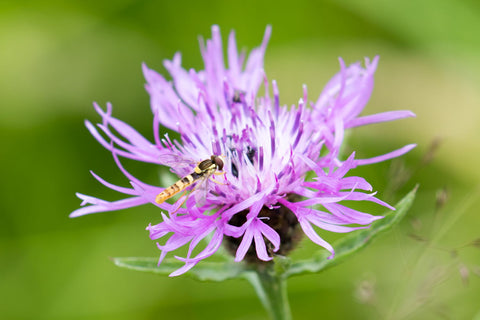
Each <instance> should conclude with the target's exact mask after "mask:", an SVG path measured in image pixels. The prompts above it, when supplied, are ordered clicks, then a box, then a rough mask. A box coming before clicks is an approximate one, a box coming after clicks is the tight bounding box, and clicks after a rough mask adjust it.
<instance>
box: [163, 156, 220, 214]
mask: <svg viewBox="0 0 480 320" xmlns="http://www.w3.org/2000/svg"><path fill="white" fill-rule="evenodd" d="M223 162H224V160H223V158H222V157H221V156H216V155H212V156H211V157H210V159H205V160H203V161H200V162H199V163H198V164H197V166H196V167H195V169H193V172H192V173H191V174H189V175H187V176H185V177H183V178H182V179H180V180H178V181H177V182H175V183H174V184H172V185H171V186H170V187H167V188H165V189H164V190H163V191H162V192H160V193H159V194H158V195H157V197H156V198H155V202H156V203H158V204H161V203H163V202H165V200H167V199H170V198H171V197H173V196H174V195H176V194H177V193H179V192H181V191H183V190H185V189H186V188H187V187H189V186H191V185H192V184H194V183H196V185H195V187H194V188H193V189H192V192H193V191H195V190H197V188H199V187H200V186H202V185H204V182H205V181H207V180H208V178H210V177H211V176H212V174H215V175H221V174H225V172H221V171H222V170H223ZM217 171H220V172H217ZM212 181H213V182H216V183H219V182H217V181H215V180H212ZM204 187H205V192H206V191H207V188H206V186H204ZM205 196H206V195H205ZM184 201H185V200H184ZM182 204H183V202H182Z"/></svg>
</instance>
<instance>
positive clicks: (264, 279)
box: [245, 268, 292, 320]
mask: <svg viewBox="0 0 480 320" xmlns="http://www.w3.org/2000/svg"><path fill="white" fill-rule="evenodd" d="M245 277H246V278H247V280H248V281H249V282H250V283H251V284H252V286H253V287H254V288H255V291H256V293H257V295H258V297H259V298H260V301H261V302H262V304H263V306H264V307H265V309H267V311H268V313H269V314H270V318H271V319H273V320H291V319H292V315H291V313H290V305H289V304H288V296H287V278H286V277H284V276H283V275H282V274H276V273H275V271H274V270H273V268H267V269H265V270H258V269H257V270H255V271H254V272H248V273H247V274H246V275H245Z"/></svg>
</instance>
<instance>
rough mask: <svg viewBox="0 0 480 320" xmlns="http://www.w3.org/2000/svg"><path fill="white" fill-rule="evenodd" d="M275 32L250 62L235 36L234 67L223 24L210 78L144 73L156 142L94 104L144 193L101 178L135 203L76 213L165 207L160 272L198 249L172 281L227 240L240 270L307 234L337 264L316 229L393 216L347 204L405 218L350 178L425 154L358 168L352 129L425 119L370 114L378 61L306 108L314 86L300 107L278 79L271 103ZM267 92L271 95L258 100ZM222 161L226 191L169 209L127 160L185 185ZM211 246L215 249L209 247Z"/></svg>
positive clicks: (221, 186) (159, 234) (177, 69)
mask: <svg viewBox="0 0 480 320" xmlns="http://www.w3.org/2000/svg"><path fill="white" fill-rule="evenodd" d="M270 33H271V28H270V27H267V29H266V32H265V35H264V38H263V41H262V43H261V45H260V47H258V48H255V49H253V50H252V51H251V52H250V54H249V55H248V57H247V56H246V55H245V53H239V52H238V50H237V45H236V42H235V35H234V33H233V32H231V33H230V36H229V38H228V49H227V50H228V51H227V56H226V59H227V62H228V67H226V65H225V62H224V56H223V51H222V50H223V48H222V41H221V36H220V31H219V28H218V27H217V26H213V28H212V39H210V40H207V41H206V43H204V41H203V40H201V53H202V57H203V60H204V63H205V68H204V70H200V71H195V70H193V69H190V70H188V71H187V70H185V69H184V68H183V67H182V66H181V56H180V54H179V53H177V54H176V55H175V56H174V57H173V59H172V60H171V61H169V60H167V61H165V63H164V65H165V67H166V69H167V70H168V72H169V73H170V75H171V77H172V79H173V81H167V80H166V79H165V78H164V77H163V76H162V75H160V74H158V73H157V72H155V71H153V70H151V69H149V68H148V67H147V66H146V65H143V72H144V75H145V78H146V80H147V85H146V89H147V91H148V93H149V94H150V98H151V110H152V113H153V127H154V137H153V142H150V141H149V140H147V139H145V138H144V137H143V136H141V135H140V134H139V133H138V132H137V131H135V129H133V128H132V127H130V126H129V125H128V124H126V123H125V122H122V121H120V120H118V119H116V118H114V117H113V116H112V106H111V105H110V104H107V110H106V111H103V110H102V109H101V108H100V107H99V106H98V105H97V104H94V106H95V109H96V110H97V112H98V113H99V115H100V116H101V118H102V122H101V123H99V124H98V125H97V126H94V125H93V124H91V123H90V122H88V121H87V122H86V126H87V128H88V130H89V131H90V132H91V134H92V135H93V136H94V137H95V139H96V140H98V142H100V143H101V144H102V145H103V146H104V147H105V148H106V149H108V150H110V151H111V152H112V154H113V156H114V160H115V162H116V164H117V165H118V167H119V168H120V170H121V171H122V172H123V174H124V175H125V176H126V177H127V178H128V179H129V180H130V184H131V186H132V187H131V188H127V187H121V186H117V185H113V184H111V183H109V182H107V181H105V180H103V179H102V178H100V177H99V176H97V175H95V174H94V173H92V174H93V175H94V177H95V178H96V179H97V180H98V181H99V182H100V183H102V184H103V185H105V186H107V187H108V188H111V189H113V190H116V191H118V192H121V193H123V194H125V195H128V196H129V197H127V198H125V199H123V200H119V201H113V202H109V201H105V200H101V199H98V198H94V197H90V196H86V195H83V194H78V197H79V198H81V199H82V200H83V203H82V205H85V204H90V206H87V207H83V208H80V209H78V210H76V211H74V212H73V213H72V214H71V215H70V216H71V217H78V216H81V215H85V214H90V213H96V212H103V211H114V210H119V209H124V208H129V207H134V206H138V205H143V204H147V203H150V204H153V205H154V206H156V207H158V208H159V209H161V210H159V213H161V216H162V221H161V222H160V223H158V224H155V225H149V226H148V227H147V230H148V231H149V232H150V238H151V239H153V240H159V239H162V241H163V242H162V244H160V243H158V244H157V245H158V248H159V249H160V250H161V254H160V260H159V263H161V262H162V260H163V259H164V257H165V256H166V255H167V253H169V252H170V251H173V250H175V249H178V248H180V247H182V246H185V245H187V244H189V245H188V252H187V254H186V257H176V258H177V259H178V260H180V261H183V262H184V263H185V265H184V266H183V267H182V268H180V269H179V270H177V271H175V272H173V273H172V274H171V276H175V275H179V274H182V273H184V272H186V271H188V270H189V269H190V268H192V267H193V266H195V265H196V264H197V263H198V262H199V261H200V260H202V259H205V258H207V257H209V256H211V255H212V254H214V253H215V252H216V251H217V250H218V249H219V247H220V246H221V244H222V242H225V243H227V247H229V248H230V249H231V250H232V251H233V254H234V255H235V261H242V260H244V259H247V260H250V261H251V260H257V261H259V260H261V261H269V260H271V259H272V257H273V254H284V253H286V252H287V251H288V250H290V249H291V248H292V247H293V246H294V242H295V239H297V238H298V232H299V231H303V233H304V234H305V235H306V236H307V237H308V238H310V240H312V241H313V242H314V243H316V244H318V245H320V246H322V247H324V248H325V249H327V250H328V251H330V253H331V256H330V257H333V256H334V249H333V248H332V246H331V245H330V244H329V243H328V242H326V241H325V240H323V239H322V238H321V237H320V236H319V235H318V233H317V231H316V230H315V229H314V226H316V227H318V228H320V229H324V230H328V231H332V232H350V231H353V230H356V229H360V228H367V227H368V226H369V224H370V223H371V222H373V221H374V220H377V219H381V218H382V217H381V216H373V215H370V214H368V213H364V212H360V211H358V210H354V209H351V208H348V207H347V206H345V205H344V204H342V201H345V200H351V201H352V200H353V201H370V202H375V203H377V204H379V205H381V206H384V207H387V208H390V209H393V208H392V207H391V206H390V205H388V204H387V203H385V202H383V201H381V200H380V199H378V198H376V197H375V193H368V192H369V191H371V190H372V186H371V185H370V184H369V183H368V182H367V181H366V180H365V179H364V178H362V177H357V176H347V173H348V172H349V170H350V169H353V168H355V167H357V166H359V165H365V164H371V163H376V162H381V161H385V160H388V159H391V158H394V157H398V156H400V155H402V154H404V153H406V152H408V151H409V150H411V149H412V148H413V147H414V146H415V145H407V146H404V147H403V148H400V149H397V150H395V151H392V152H390V153H387V154H384V155H380V156H376V157H373V158H370V159H356V158H355V153H352V154H351V155H349V156H348V157H347V158H346V159H345V160H342V155H341V154H340V152H339V150H340V148H341V146H342V144H343V140H344V131H345V130H346V129H348V128H353V127H357V126H362V125H367V124H371V123H377V122H385V121H391V120H396V119H401V118H405V117H412V116H414V115H413V113H411V112H410V111H392V112H385V113H380V114H375V115H369V116H359V114H360V113H361V112H362V110H363V109H364V107H365V105H366V103H367V102H368V100H369V97H370V94H371V92H372V89H373V76H374V72H375V70H376V67H377V62H378V57H375V58H374V59H373V60H372V61H370V60H368V59H365V67H362V66H361V64H360V63H355V64H352V65H350V66H346V65H345V63H344V62H343V60H341V59H340V72H339V73H338V74H336V75H335V76H334V77H333V78H332V79H331V80H330V82H328V84H327V85H326V87H325V88H324V90H323V92H322V93H321V94H320V96H319V97H318V99H317V100H316V101H315V102H311V103H309V104H310V105H309V106H307V105H306V104H307V103H308V101H309V100H308V97H307V89H306V87H305V86H304V88H303V95H302V98H300V99H299V102H298V104H297V105H293V106H291V107H290V108H288V107H287V106H285V105H281V103H280V96H279V90H278V87H277V83H276V82H275V81H272V82H271V88H272V93H273V97H271V96H270V82H269V81H268V80H267V78H266V75H265V73H264V70H263V59H264V54H265V49H266V46H267V42H268V40H269V38H270ZM262 84H263V85H264V88H265V93H264V94H263V95H261V96H258V91H259V88H260V86H261V85H262ZM162 126H163V127H166V128H169V129H171V130H174V131H176V132H178V134H179V140H171V139H170V137H169V136H168V135H166V134H165V135H163V136H162V135H161V133H160V132H161V127H162ZM212 155H216V156H221V159H222V162H223V163H222V164H223V171H222V173H223V175H219V176H216V177H215V178H214V180H216V181H217V182H219V183H213V181H211V180H212V178H211V179H210V180H208V181H206V182H205V183H204V184H203V185H204V186H203V187H202V188H197V186H196V185H195V184H194V185H192V186H190V188H193V191H191V194H190V196H189V197H186V196H183V197H181V198H180V199H178V200H177V202H176V203H173V204H171V203H168V202H163V203H161V204H159V203H157V202H156V201H155V198H156V196H157V195H158V194H159V193H160V192H162V191H163V190H164V188H163V187H160V186H153V185H148V184H146V183H144V182H142V181H140V180H138V179H137V178H135V177H134V176H133V175H131V174H130V173H129V172H128V171H127V170H125V168H124V167H123V166H122V164H121V162H120V158H119V157H124V158H129V159H133V160H137V161H142V162H148V163H153V164H157V165H161V166H167V167H169V168H170V169H171V171H172V172H174V173H175V174H177V175H178V176H179V177H183V176H186V175H189V174H191V173H192V172H193V170H194V168H195V166H196V163H198V162H200V161H202V160H204V159H209V158H210V157H211V156H212ZM307 177H312V178H309V179H307ZM192 195H193V196H192ZM185 199H186V200H185ZM183 204H185V205H184V206H183ZM162 210H163V211H162ZM164 211H165V212H164ZM202 240H207V244H206V245H205V246H204V247H202V248H197V246H198V245H199V243H200V242H201V241H202ZM194 250H195V252H194Z"/></svg>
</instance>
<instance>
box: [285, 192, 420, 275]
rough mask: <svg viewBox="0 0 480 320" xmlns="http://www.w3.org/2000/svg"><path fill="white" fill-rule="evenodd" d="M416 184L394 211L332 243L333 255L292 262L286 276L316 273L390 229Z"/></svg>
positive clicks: (410, 199) (407, 205) (402, 213)
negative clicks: (329, 257)
mask: <svg viewBox="0 0 480 320" xmlns="http://www.w3.org/2000/svg"><path fill="white" fill-rule="evenodd" d="M417 188H418V186H416V187H415V188H414V189H413V190H412V191H410V193H408V194H407V195H406V196H405V197H404V198H403V199H402V200H400V202H398V203H397V205H396V206H395V208H396V210H395V211H389V212H387V213H386V214H385V216H384V218H383V219H380V220H377V221H375V222H373V223H372V225H371V226H370V228H368V229H364V230H361V231H356V232H354V233H350V234H349V235H347V236H345V237H343V238H342V239H340V240H338V241H337V242H335V243H334V244H333V247H334V248H335V257H334V258H333V259H327V257H328V256H329V255H330V253H329V252H326V251H322V252H321V253H319V254H317V255H315V256H313V257H312V258H310V259H306V260H303V261H297V262H292V263H291V264H290V266H289V268H288V270H286V275H287V276H292V275H299V274H303V273H316V272H320V271H323V270H325V269H328V268H330V267H333V266H335V265H337V264H338V263H340V262H342V261H343V260H345V259H346V258H347V257H348V256H350V255H352V254H354V253H356V252H358V251H360V250H361V249H363V248H364V247H366V246H367V244H369V243H370V242H371V240H372V239H374V238H375V237H377V236H378V235H379V234H381V233H383V232H385V231H386V230H388V229H391V228H392V227H393V226H394V225H396V224H397V223H398V222H400V220H402V218H403V217H404V216H405V214H406V213H407V211H408V209H409V208H410V206H411V205H412V203H413V200H414V199H415V193H416V191H417Z"/></svg>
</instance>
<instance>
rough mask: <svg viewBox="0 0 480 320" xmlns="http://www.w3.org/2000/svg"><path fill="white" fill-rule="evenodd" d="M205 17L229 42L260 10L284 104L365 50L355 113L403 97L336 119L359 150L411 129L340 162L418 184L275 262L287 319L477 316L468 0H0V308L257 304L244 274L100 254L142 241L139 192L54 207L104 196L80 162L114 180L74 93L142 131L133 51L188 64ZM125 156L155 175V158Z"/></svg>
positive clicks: (151, 311) (167, 308) (477, 8)
mask: <svg viewBox="0 0 480 320" xmlns="http://www.w3.org/2000/svg"><path fill="white" fill-rule="evenodd" d="M212 24H218V25H219V26H220V28H221V30H222V32H223V37H224V39H226V35H227V34H228V32H229V31H230V30H231V29H232V28H233V29H235V30H236V34H237V40H238V43H239V47H241V48H242V47H243V48H246V49H251V48H252V47H254V46H257V45H258V44H259V43H260V41H261V38H262V36H263V32H264V30H265V26H266V25H267V24H271V25H272V27H273V36H272V38H271V41H270V43H269V46H268V50H267V54H266V65H265V68H266V71H267V75H268V76H269V79H270V80H272V79H276V80H277V81H278V84H279V88H280V94H281V99H282V101H283V103H287V104H292V103H295V102H296V101H297V100H298V98H299V97H300V96H301V95H302V84H304V83H305V84H307V85H308V89H309V96H310V99H316V98H317V96H318V94H319V93H320V90H321V88H322V87H323V85H324V84H325V83H326V81H327V80H328V79H329V78H330V77H331V76H332V75H333V74H334V73H335V72H337V70H338V68H339V66H338V61H337V58H338V57H339V56H342V57H343V58H345V60H346V61H347V63H352V62H354V61H358V60H362V59H363V57H365V56H368V57H373V56H374V55H377V54H379V55H380V56H381V59H380V64H379V68H378V71H377V73H376V86H375V89H374V92H373V96H372V99H371V101H370V103H369V105H368V106H367V108H366V110H365V113H366V114H371V113H375V112H382V111H388V110H396V109H410V110H412V111H414V112H415V113H416V114H417V118H416V119H406V120H402V121H397V122H395V123H389V124H381V125H373V126H369V127H365V128H359V129H356V130H354V131H353V132H352V135H351V140H350V142H351V148H352V149H353V150H357V154H358V155H359V157H371V156H374V155H378V154H381V153H385V152H388V151H390V150H392V149H395V148H398V147H401V146H403V145H404V144H407V143H418V148H416V149H414V150H413V151H412V152H411V153H409V154H408V155H406V156H404V157H402V159H401V160H397V161H390V162H388V163H382V164H377V165H372V166H368V167H365V168H359V169H356V170H355V171H354V172H353V173H352V174H356V175H363V176H365V177H366V178H367V179H368V180H369V181H370V182H372V183H373V185H374V189H375V190H378V191H379V194H380V197H381V198H383V199H386V200H388V201H390V202H392V203H394V202H395V201H397V200H398V199H399V198H401V196H402V195H404V194H405V193H406V192H407V191H408V190H409V189H411V188H412V187H413V186H414V185H415V184H416V183H417V182H418V183H420V189H419V192H418V196H417V199H416V202H415V204H414V206H413V209H412V210H411V211H410V212H409V214H408V216H407V217H406V219H405V220H404V221H403V222H402V224H401V225H400V226H398V227H396V228H395V229H394V230H393V231H391V232H390V233H388V234H386V235H384V236H382V237H381V238H380V239H379V240H377V241H375V242H374V243H373V244H372V245H371V246H370V247H368V248H367V249H366V250H364V251H363V252H361V253H360V254H358V255H356V256H354V257H353V258H352V259H350V260H349V261H347V262H345V263H343V264H341V265H339V266H338V267H336V268H334V269H331V270H328V271H326V272H324V273H321V274H317V275H307V276H303V277H296V278H292V279H290V280H289V297H290V301H291V308H292V312H293V316H294V318H295V319H319V318H322V319H438V318H442V319H472V318H475V317H476V318H477V319H480V304H479V301H480V278H479V276H480V250H479V247H480V244H479V243H478V242H477V243H476V246H475V243H473V244H472V241H473V240H475V239H478V238H479V225H480V216H479V215H478V212H477V210H476V208H477V207H478V204H479V201H478V195H479V188H478V187H479V183H478V181H479V177H480V170H479V169H478V163H477V161H478V159H479V154H480V148H479V143H478V138H479V134H480V117H479V115H480V108H479V106H480V92H479V83H480V60H479V56H480V4H479V2H478V1H474V0H463V1H456V0H440V1H434V0H420V1H381V0H368V1H367V0H366V1H355V0H343V1H342V0H340V1H334V0H323V1H302V0H298V1H294V2H291V1H275V2H263V1H250V0H248V1H243V2H242V3H240V2H235V4H230V3H228V2H227V1H210V2H202V1H168V2H167V1H130V0H122V1H112V2H110V1H109V2H107V1H105V2H101V1H68V2H61V1H15V2H14V1H12V2H6V1H2V2H0V70H1V71H0V72H1V76H0V104H1V107H0V135H1V140H0V141H1V143H2V148H1V150H2V151H1V153H2V154H1V158H0V160H1V164H0V177H1V179H2V183H1V185H0V188H1V189H0V195H1V201H0V211H1V213H0V228H1V233H0V288H1V291H0V301H1V302H0V317H2V318H3V319H116V320H120V319H184V318H185V319H187V318H188V319H265V318H266V313H265V311H264V310H263V308H262V306H261V304H260V302H259V301H258V300H257V298H256V296H255V294H254V291H253V289H252V288H251V287H250V286H249V284H248V283H246V282H244V281H240V280H238V281H227V282H224V283H199V282H196V281H194V280H191V279H189V278H188V277H178V278H173V279H172V278H168V277H158V276H154V275H151V274H143V273H137V272H134V271H129V270H125V269H119V268H117V267H115V266H114V265H113V263H112V262H111V261H110V260H109V257H117V256H119V257H120V256H157V255H158V254H159V251H158V250H157V249H156V246H155V243H154V242H153V241H151V240H149V239H148V237H147V232H146V231H145V230H144V228H145V227H146V225H147V224H148V223H150V222H152V223H156V222H158V221H159V219H160V216H159V212H158V210H152V207H151V206H144V207H141V208H135V209H129V210H124V211H122V212H117V213H104V214H97V215H90V216H85V217H81V218H77V219H69V218H68V214H69V213H70V212H71V211H73V210H74V209H76V208H77V207H78V205H79V203H80V201H79V200H78V199H77V198H76V197H75V192H82V193H86V194H91V195H96V196H99V197H103V198H106V199H111V200H114V199H119V195H118V194H116V193H115V192H112V191H109V190H106V188H105V187H103V186H101V185H100V184H99V183H97V182H96V181H95V180H94V179H93V177H91V175H90V174H89V172H88V171H89V170H94V171H95V172H96V173H98V174H99V175H100V176H102V177H104V178H105V179H107V180H109V181H111V182H114V183H118V184H121V185H127V184H128V181H126V180H125V178H123V177H122V175H121V174H120V173H119V171H118V169H117V168H116V167H115V165H114V162H113V160H112V158H111V155H110V154H109V153H108V152H107V151H106V150H104V149H103V148H102V147H101V146H99V144H98V143H97V142H96V141H95V140H94V139H93V138H92V137H91V136H90V134H89V133H88V131H87V130H86V128H85V126H84V124H83V121H84V120H85V119H90V120H92V121H94V122H95V121H97V120H98V116H97V115H96V114H95V113H94V110H93V108H92V101H97V102H98V103H100V104H101V105H102V106H104V105H105V103H106V102H107V101H111V102H112V103H113V106H114V115H115V116H116V117H118V118H120V119H123V120H125V121H127V122H129V123H130V124H131V125H133V126H134V127H135V128H137V129H138V130H139V131H140V132H141V133H143V134H144V135H145V136H147V137H149V138H151V137H152V136H151V130H152V129H151V124H152V117H151V114H150V112H149V98H148V95H147V94H146V92H145V91H144V89H143V85H144V79H143V76H142V72H141V63H142V62H146V63H147V64H148V65H149V66H150V67H152V68H154V69H156V70H158V71H159V72H162V73H163V74H165V70H164V69H163V67H162V61H163V59H167V58H168V59H170V58H171V57H172V56H173V54H174V53H175V52H176V51H181V52H182V54H183V65H184V66H186V67H194V68H196V69H200V68H201V67H202V62H201V58H200V53H199V49H198V41H197V36H199V35H202V36H203V37H204V38H207V37H210V32H211V31H210V28H211V25H212ZM434 141H437V142H438V141H439V143H438V144H437V145H438V148H436V149H435V148H432V142H434ZM434 149H435V150H434ZM434 151H435V152H434ZM129 169H130V170H131V171H132V172H134V173H135V174H136V175H137V176H138V177H141V178H143V179H145V180H147V181H150V182H154V183H155V181H157V183H158V168H155V167H153V166H147V165H134V164H130V163H129ZM392 173H397V175H395V174H392ZM395 176H396V177H397V178H394V177H395ZM398 177H401V179H398ZM442 195H447V196H446V197H442ZM439 199H440V200H439ZM441 199H446V201H441ZM373 212H374V213H376V214H380V213H381V212H382V209H381V208H379V207H375V208H374V211H373ZM321 234H322V236H324V237H325V238H326V239H327V240H332V239H334V238H335V237H336V236H335V235H331V234H329V233H327V232H322V233H321ZM477 241H478V240H477ZM313 250H321V249H320V248H318V247H316V246H314V245H311V244H310V243H309V241H304V242H302V244H301V246H300V248H299V251H298V252H297V253H296V255H298V256H301V255H302V254H303V255H308V254H309V252H310V253H311V252H312V251H313Z"/></svg>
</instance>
